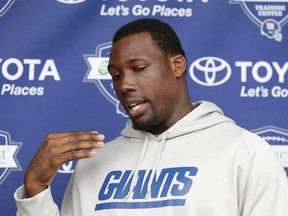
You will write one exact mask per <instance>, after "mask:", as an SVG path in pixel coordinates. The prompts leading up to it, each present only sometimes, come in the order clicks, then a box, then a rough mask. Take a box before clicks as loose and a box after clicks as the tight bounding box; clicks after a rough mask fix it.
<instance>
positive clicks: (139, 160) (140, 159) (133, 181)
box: [124, 135, 149, 200]
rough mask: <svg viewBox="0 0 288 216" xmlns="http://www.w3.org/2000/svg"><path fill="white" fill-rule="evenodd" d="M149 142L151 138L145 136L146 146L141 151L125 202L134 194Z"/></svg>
mask: <svg viewBox="0 0 288 216" xmlns="http://www.w3.org/2000/svg"><path fill="white" fill-rule="evenodd" d="M148 142H149V137H148V135H145V140H144V144H143V147H142V151H141V154H140V157H139V159H138V162H137V165H136V168H135V171H134V174H133V177H132V182H131V184H130V188H129V192H128V194H127V196H126V197H125V198H124V199H125V200H126V199H128V198H129V197H130V196H131V194H132V192H133V188H134V187H135V185H136V180H137V177H138V173H139V170H140V168H141V165H142V163H143V160H144V158H145V154H146V151H147V148H148Z"/></svg>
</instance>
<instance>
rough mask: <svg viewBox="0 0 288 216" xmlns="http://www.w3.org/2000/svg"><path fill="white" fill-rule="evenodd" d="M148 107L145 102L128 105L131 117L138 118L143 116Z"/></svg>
mask: <svg viewBox="0 0 288 216" xmlns="http://www.w3.org/2000/svg"><path fill="white" fill-rule="evenodd" d="M145 107H146V103H145V102H141V103H131V104H129V105H128V113H129V116H130V117H132V118H133V117H138V116H140V115H142V114H143V112H144V110H145Z"/></svg>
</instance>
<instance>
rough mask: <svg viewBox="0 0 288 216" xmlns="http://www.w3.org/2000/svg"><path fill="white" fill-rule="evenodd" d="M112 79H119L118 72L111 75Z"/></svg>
mask: <svg viewBox="0 0 288 216" xmlns="http://www.w3.org/2000/svg"><path fill="white" fill-rule="evenodd" d="M112 79H113V80H119V79H120V74H116V75H112Z"/></svg>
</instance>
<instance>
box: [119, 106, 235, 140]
mask: <svg viewBox="0 0 288 216" xmlns="http://www.w3.org/2000/svg"><path fill="white" fill-rule="evenodd" d="M193 105H194V106H196V108H195V109H194V110H193V111H191V112H190V113H189V114H187V115H186V116H185V117H183V118H182V119H180V120H179V121H178V122H177V123H176V124H174V125H173V126H172V127H171V128H169V129H168V130H166V131H164V132H163V133H162V134H160V135H158V136H157V137H156V136H154V135H153V134H150V133H148V132H145V131H139V130H135V129H133V127H132V121H131V120H128V121H127V123H126V126H125V128H124V129H123V130H122V132H121V135H122V136H124V137H127V138H138V139H143V140H144V139H145V136H148V137H149V138H150V139H157V140H162V138H163V136H165V137H166V140H169V139H172V138H175V137H178V136H182V135H185V134H188V133H192V132H196V131H198V130H203V129H205V128H209V127H211V126H213V125H216V124H220V123H222V122H232V123H234V122H233V121H232V120H231V119H230V118H227V117H226V116H224V114H223V111H222V110H221V109H220V108H219V107H218V106H216V105H215V104H214V103H211V102H207V101H199V102H196V103H193Z"/></svg>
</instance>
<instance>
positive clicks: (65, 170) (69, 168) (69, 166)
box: [58, 161, 76, 174]
mask: <svg viewBox="0 0 288 216" xmlns="http://www.w3.org/2000/svg"><path fill="white" fill-rule="evenodd" d="M75 164H76V162H75V161H69V162H67V163H64V164H63V165H62V167H61V168H60V169H59V171H58V173H62V174H71V173H73V172H74V169H75Z"/></svg>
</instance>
